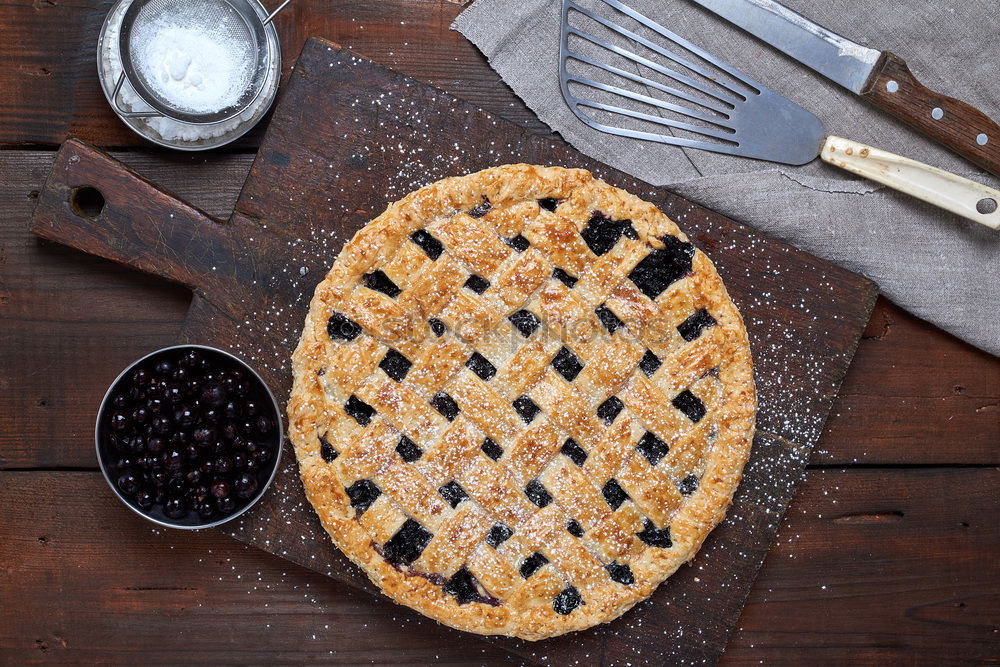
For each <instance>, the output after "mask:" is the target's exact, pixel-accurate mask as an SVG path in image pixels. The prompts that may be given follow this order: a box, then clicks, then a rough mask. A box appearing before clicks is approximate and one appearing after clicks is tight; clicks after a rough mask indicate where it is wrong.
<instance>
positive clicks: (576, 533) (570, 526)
mask: <svg viewBox="0 0 1000 667" xmlns="http://www.w3.org/2000/svg"><path fill="white" fill-rule="evenodd" d="M566 530H567V531H569V534H570V535H572V536H573V537H583V526H581V525H580V522H579V521H577V520H576V519H570V520H569V523H567V524H566Z"/></svg>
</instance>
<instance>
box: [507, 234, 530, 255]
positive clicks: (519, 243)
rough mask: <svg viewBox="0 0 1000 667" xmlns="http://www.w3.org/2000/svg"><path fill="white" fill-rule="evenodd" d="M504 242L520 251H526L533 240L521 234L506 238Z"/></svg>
mask: <svg viewBox="0 0 1000 667" xmlns="http://www.w3.org/2000/svg"><path fill="white" fill-rule="evenodd" d="M504 243H506V244H507V245H509V246H510V247H511V248H513V249H514V250H516V251H518V252H524V251H525V250H527V249H528V248H529V247H530V246H531V241H529V240H528V239H526V238H524V237H523V236H521V235H520V234H518V235H517V236H514V237H512V238H509V239H504Z"/></svg>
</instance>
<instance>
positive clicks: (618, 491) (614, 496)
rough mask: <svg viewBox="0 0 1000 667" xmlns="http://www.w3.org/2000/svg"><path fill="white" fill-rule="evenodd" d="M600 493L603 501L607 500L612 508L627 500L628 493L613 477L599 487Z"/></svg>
mask: <svg viewBox="0 0 1000 667" xmlns="http://www.w3.org/2000/svg"><path fill="white" fill-rule="evenodd" d="M601 494H602V495H603V496H604V500H605V502H607V503H608V505H610V506H611V509H613V510H616V509H618V508H619V507H621V506H622V503H623V502H625V501H626V500H628V494H627V493H625V489H623V488H622V487H621V485H620V484H619V483H618V481H617V480H615V479H609V480H608V483H607V484H605V485H604V488H602V489H601Z"/></svg>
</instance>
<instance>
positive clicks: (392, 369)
mask: <svg viewBox="0 0 1000 667" xmlns="http://www.w3.org/2000/svg"><path fill="white" fill-rule="evenodd" d="M411 366H413V362H411V361H410V360H409V359H407V358H406V357H404V356H403V355H402V354H400V353H399V352H397V351H396V350H394V349H392V348H389V351H388V352H386V353H385V356H384V357H382V361H381V362H380V363H379V365H378V367H379V368H381V369H382V370H383V371H385V374H386V375H388V376H389V377H391V378H392V379H393V380H395V381H396V382H402V381H403V378H405V377H406V374H407V373H409V372H410V367H411Z"/></svg>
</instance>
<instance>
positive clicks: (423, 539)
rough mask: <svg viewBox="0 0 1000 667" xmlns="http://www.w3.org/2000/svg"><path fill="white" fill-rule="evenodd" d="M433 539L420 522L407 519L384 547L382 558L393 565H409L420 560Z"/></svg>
mask: <svg viewBox="0 0 1000 667" xmlns="http://www.w3.org/2000/svg"><path fill="white" fill-rule="evenodd" d="M432 537H434V535H432V534H431V533H430V532H429V531H428V530H427V529H426V528H424V527H423V526H422V525H420V523H419V522H418V521H415V520H414V519H407V520H406V522H405V523H403V525H402V526H401V527H400V528H399V530H398V531H396V534H395V535H393V536H392V537H391V538H390V539H389V541H388V542H386V543H385V546H383V547H382V557H383V558H385V559H386V560H387V561H389V563H391V564H392V565H396V566H400V565H409V564H410V563H412V562H413V561H415V560H417V559H418V558H420V554H422V553H423V551H424V549H425V548H426V547H427V544H428V543H429V542H430V541H431V538H432Z"/></svg>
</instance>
